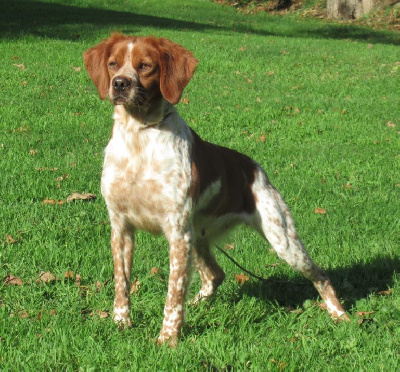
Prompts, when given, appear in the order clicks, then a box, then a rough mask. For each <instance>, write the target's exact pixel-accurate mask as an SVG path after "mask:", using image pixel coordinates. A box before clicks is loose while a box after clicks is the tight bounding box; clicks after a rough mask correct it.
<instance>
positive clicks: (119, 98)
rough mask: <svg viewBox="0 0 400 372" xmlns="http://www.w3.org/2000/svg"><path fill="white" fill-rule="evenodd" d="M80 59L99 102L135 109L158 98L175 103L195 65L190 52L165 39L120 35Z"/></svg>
mask: <svg viewBox="0 0 400 372" xmlns="http://www.w3.org/2000/svg"><path fill="white" fill-rule="evenodd" d="M83 59H84V62H85V66H86V69H87V71H88V73H89V76H90V77H91V79H92V80H93V82H94V83H95V85H96V87H97V90H98V92H99V95H100V98H101V99H105V98H106V97H107V96H109V98H110V100H111V102H113V103H114V104H116V105H118V104H123V105H126V106H128V107H138V108H141V107H143V108H144V107H150V106H151V105H152V103H153V102H156V101H157V100H160V98H161V97H164V99H166V100H167V101H168V102H170V103H172V104H177V103H178V102H179V100H180V99H181V96H182V93H183V89H184V88H185V87H186V85H187V84H188V82H189V80H190V79H191V77H192V76H193V73H194V70H195V68H196V65H197V60H196V58H195V57H194V56H193V54H192V53H191V52H189V51H188V50H186V49H185V48H183V47H182V46H180V45H178V44H175V43H173V42H172V41H170V40H168V39H163V38H162V39H157V38H154V37H127V36H123V35H120V34H113V35H111V37H110V38H109V39H106V40H104V41H103V42H102V43H100V44H98V45H96V46H95V47H93V48H91V49H88V50H87V51H86V52H85V53H84V55H83Z"/></svg>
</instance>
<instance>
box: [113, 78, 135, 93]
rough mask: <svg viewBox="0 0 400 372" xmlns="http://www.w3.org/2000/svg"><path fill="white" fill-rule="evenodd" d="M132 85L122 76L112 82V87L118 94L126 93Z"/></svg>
mask: <svg viewBox="0 0 400 372" xmlns="http://www.w3.org/2000/svg"><path fill="white" fill-rule="evenodd" d="M130 85H131V82H130V81H129V80H128V79H127V78H124V77H122V76H119V77H116V78H114V79H113V81H112V86H113V88H114V90H115V91H117V92H122V91H124V90H125V89H126V88H129V87H130Z"/></svg>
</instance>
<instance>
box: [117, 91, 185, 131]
mask: <svg viewBox="0 0 400 372" xmlns="http://www.w3.org/2000/svg"><path fill="white" fill-rule="evenodd" d="M176 111H177V110H176V108H175V107H174V106H173V105H172V104H170V103H169V102H167V101H166V100H165V99H164V98H161V99H160V100H158V101H157V102H155V103H153V104H152V105H151V106H147V107H144V106H140V107H137V106H134V107H133V106H128V105H117V106H115V109H114V117H115V118H116V117H118V118H119V119H120V120H121V119H122V121H123V122H128V121H130V120H131V119H132V118H133V119H134V120H135V121H136V122H137V123H138V124H139V125H141V126H143V128H146V127H154V126H157V125H161V124H162V122H163V120H164V119H165V118H166V117H167V116H169V115H170V114H172V113H174V112H176Z"/></svg>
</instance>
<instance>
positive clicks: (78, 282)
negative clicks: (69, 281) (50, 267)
mask: <svg viewBox="0 0 400 372" xmlns="http://www.w3.org/2000/svg"><path fill="white" fill-rule="evenodd" d="M81 279H82V277H81V276H80V275H79V274H76V275H75V284H76V285H77V286H78V287H79V286H80V285H81Z"/></svg>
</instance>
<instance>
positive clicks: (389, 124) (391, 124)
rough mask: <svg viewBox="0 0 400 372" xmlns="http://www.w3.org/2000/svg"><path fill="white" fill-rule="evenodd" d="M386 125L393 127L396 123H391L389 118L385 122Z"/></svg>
mask: <svg viewBox="0 0 400 372" xmlns="http://www.w3.org/2000/svg"><path fill="white" fill-rule="evenodd" d="M386 125H387V126H388V127H390V128H395V127H396V124H394V123H392V122H391V121H390V120H389V121H388V122H387V123H386Z"/></svg>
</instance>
